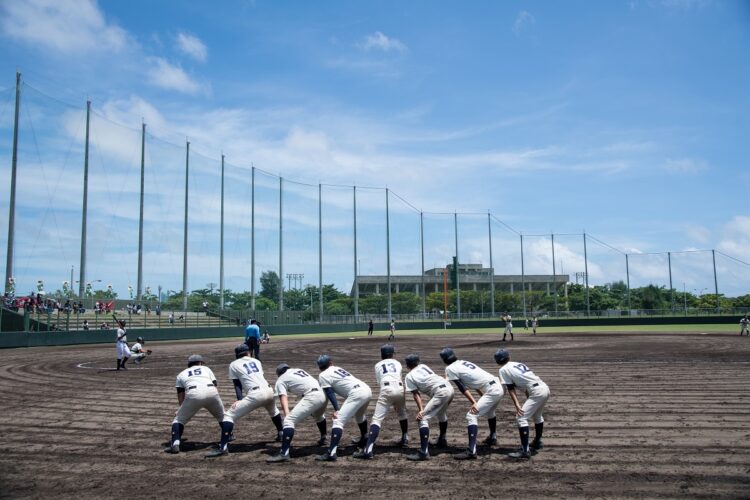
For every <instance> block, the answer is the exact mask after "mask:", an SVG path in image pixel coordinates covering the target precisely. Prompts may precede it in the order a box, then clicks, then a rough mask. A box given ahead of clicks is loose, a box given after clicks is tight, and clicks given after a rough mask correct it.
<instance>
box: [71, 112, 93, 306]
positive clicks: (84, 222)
mask: <svg viewBox="0 0 750 500" xmlns="http://www.w3.org/2000/svg"><path fill="white" fill-rule="evenodd" d="M90 125H91V101H86V139H85V142H84V150H83V208H82V210H81V264H80V274H79V281H80V282H79V283H78V296H79V297H83V290H84V287H85V282H86V225H87V223H88V206H89V131H90ZM70 278H71V283H70V286H71V288H72V287H73V282H72V280H73V277H72V276H71V277H70Z"/></svg>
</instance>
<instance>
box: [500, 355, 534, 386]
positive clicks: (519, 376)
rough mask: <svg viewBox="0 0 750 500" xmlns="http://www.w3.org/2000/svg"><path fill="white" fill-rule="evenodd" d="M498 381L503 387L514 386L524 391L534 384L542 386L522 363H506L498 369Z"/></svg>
mask: <svg viewBox="0 0 750 500" xmlns="http://www.w3.org/2000/svg"><path fill="white" fill-rule="evenodd" d="M500 380H501V381H502V382H503V384H505V385H511V384H512V385H515V386H516V387H517V388H518V389H520V390H522V391H525V390H527V389H528V388H529V387H530V386H533V385H534V384H543V383H544V382H542V379H540V378H539V377H537V376H536V375H535V374H534V372H532V371H531V369H530V368H529V367H528V366H526V365H525V364H523V363H518V362H515V361H508V362H507V363H505V364H504V365H503V366H502V367H501V368H500Z"/></svg>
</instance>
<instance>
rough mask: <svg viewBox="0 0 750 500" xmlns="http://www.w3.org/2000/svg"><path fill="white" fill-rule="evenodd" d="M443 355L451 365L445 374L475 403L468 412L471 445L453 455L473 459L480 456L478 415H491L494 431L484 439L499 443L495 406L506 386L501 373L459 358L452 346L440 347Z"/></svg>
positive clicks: (490, 425) (489, 442)
mask: <svg viewBox="0 0 750 500" xmlns="http://www.w3.org/2000/svg"><path fill="white" fill-rule="evenodd" d="M440 358H441V359H442V360H443V362H444V363H445V364H446V365H447V366H446V367H445V377H446V378H447V379H448V380H450V381H452V382H453V383H454V384H456V387H457V388H458V390H459V392H461V393H462V394H463V395H464V396H465V397H466V399H468V400H469V402H470V403H471V408H470V409H469V412H468V413H467V414H466V421H467V423H468V425H467V430H468V432H469V447H468V449H467V450H466V451H465V452H463V453H459V454H456V455H453V458H455V459H456V460H473V459H475V458H477V432H478V430H479V426H478V423H477V422H478V420H477V419H478V417H487V424H488V425H489V427H490V435H489V436H488V437H487V439H485V440H484V443H485V444H488V445H493V444H496V443H497V434H496V429H497V417H496V416H495V409H496V408H497V405H498V404H500V399H502V397H503V387H502V385H500V380H498V378H497V377H493V376H492V375H490V374H489V373H487V372H486V371H484V370H482V369H481V368H479V367H478V366H477V365H475V364H474V363H471V362H469V361H464V360H459V359H458V358H457V357H456V353H454V352H453V349H451V348H450V347H446V348H444V349H443V350H442V351H440ZM472 389H473V390H475V391H477V392H478V393H479V395H480V396H481V397H480V398H479V401H475V400H474V396H472V394H471V390H472Z"/></svg>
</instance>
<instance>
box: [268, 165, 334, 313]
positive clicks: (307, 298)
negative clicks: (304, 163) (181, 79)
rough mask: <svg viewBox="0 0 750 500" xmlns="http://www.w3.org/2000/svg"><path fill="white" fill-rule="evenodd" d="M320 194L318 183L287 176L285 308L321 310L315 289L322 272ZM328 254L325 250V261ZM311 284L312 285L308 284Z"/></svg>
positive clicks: (285, 186)
mask: <svg viewBox="0 0 750 500" xmlns="http://www.w3.org/2000/svg"><path fill="white" fill-rule="evenodd" d="M318 194H319V188H318V186H317V185H312V184H304V183H299V182H294V181H287V180H286V179H284V240H283V243H284V251H283V256H284V274H283V276H282V277H281V281H282V282H283V286H284V290H285V293H284V308H285V309H287V310H291V311H306V310H309V311H318V308H319V300H318V299H319V294H318V293H317V292H316V291H315V290H317V287H318V277H319V275H320V273H319V269H318V268H319V249H318V247H319V245H318V240H319V236H318V235H319V199H318ZM324 234H325V233H324ZM324 237H328V235H326V236H324ZM326 257H327V255H326V254H325V253H324V254H323V258H324V262H325V258H326ZM323 276H324V278H323V279H324V280H325V281H324V283H330V282H332V281H330V280H331V276H326V275H325V274H323ZM308 284H311V285H312V287H308V286H306V285H308ZM313 287H314V288H315V290H313ZM311 299H312V304H313V305H312V308H311V306H310V303H311Z"/></svg>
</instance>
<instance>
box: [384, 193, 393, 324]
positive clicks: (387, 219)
mask: <svg viewBox="0 0 750 500" xmlns="http://www.w3.org/2000/svg"><path fill="white" fill-rule="evenodd" d="M389 197H390V194H389V190H388V188H385V250H386V252H385V253H386V271H387V279H388V320H391V319H392V313H393V309H392V305H393V303H392V297H391V215H390V209H389V207H388V198H389Z"/></svg>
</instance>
